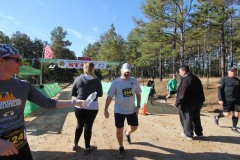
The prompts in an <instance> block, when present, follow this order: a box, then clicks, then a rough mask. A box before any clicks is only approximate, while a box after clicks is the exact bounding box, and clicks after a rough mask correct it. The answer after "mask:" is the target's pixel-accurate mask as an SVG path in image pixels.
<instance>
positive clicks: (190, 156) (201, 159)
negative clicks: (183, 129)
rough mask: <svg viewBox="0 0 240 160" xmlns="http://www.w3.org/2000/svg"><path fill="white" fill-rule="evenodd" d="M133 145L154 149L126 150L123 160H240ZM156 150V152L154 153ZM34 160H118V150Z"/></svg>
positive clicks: (43, 154) (42, 155) (40, 154)
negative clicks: (141, 159) (142, 159)
mask: <svg viewBox="0 0 240 160" xmlns="http://www.w3.org/2000/svg"><path fill="white" fill-rule="evenodd" d="M131 145H142V146H147V147H149V148H153V149H152V151H146V150H142V149H126V150H125V158H123V160H137V159H140V158H144V159H149V160H160V159H163V160H186V159H187V160H196V159H197V160H206V159H207V160H215V159H218V160H225V159H229V160H239V158H240V156H239V155H235V154H228V153H217V152H202V153H187V152H183V151H180V150H175V149H170V148H165V147H161V146H156V145H153V144H150V143H148V142H136V143H132V144H131ZM153 150H154V151H153ZM32 154H33V158H34V159H37V160H45V159H47V160H59V159H61V160H79V159H81V160H113V159H117V157H116V154H117V150H116V149H98V150H96V151H94V152H93V153H91V154H90V155H88V156H84V155H83V150H81V151H80V152H78V153H74V152H55V151H54V152H51V151H33V152H32Z"/></svg>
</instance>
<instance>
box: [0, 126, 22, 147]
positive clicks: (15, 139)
mask: <svg viewBox="0 0 240 160" xmlns="http://www.w3.org/2000/svg"><path fill="white" fill-rule="evenodd" d="M2 139H5V140H8V141H10V142H12V143H14V144H16V145H17V148H19V147H21V146H22V145H23V144H24V143H25V142H26V132H25V129H18V130H15V131H14V132H12V133H10V134H8V135H6V136H3V137H2Z"/></svg>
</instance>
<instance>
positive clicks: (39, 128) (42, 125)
mask: <svg viewBox="0 0 240 160" xmlns="http://www.w3.org/2000/svg"><path fill="white" fill-rule="evenodd" d="M39 110H42V111H41V112H42V114H41V115H38V116H37V117H36V118H35V119H33V120H32V121H31V122H28V123H27V133H28V134H30V135H35V136H38V135H42V134H46V133H47V134H59V133H61V132H62V129H63V125H64V123H65V120H66V117H67V115H68V113H69V112H74V108H73V107H68V108H61V109H49V110H47V109H42V108H41V109H39Z"/></svg>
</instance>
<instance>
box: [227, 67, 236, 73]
mask: <svg viewBox="0 0 240 160" xmlns="http://www.w3.org/2000/svg"><path fill="white" fill-rule="evenodd" d="M228 71H230V72H235V71H237V68H236V67H230V68H229V69H228Z"/></svg>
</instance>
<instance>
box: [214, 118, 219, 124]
mask: <svg viewBox="0 0 240 160" xmlns="http://www.w3.org/2000/svg"><path fill="white" fill-rule="evenodd" d="M218 121H219V119H218V118H217V116H214V123H215V124H216V125H217V126H218V125H219V122H218Z"/></svg>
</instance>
